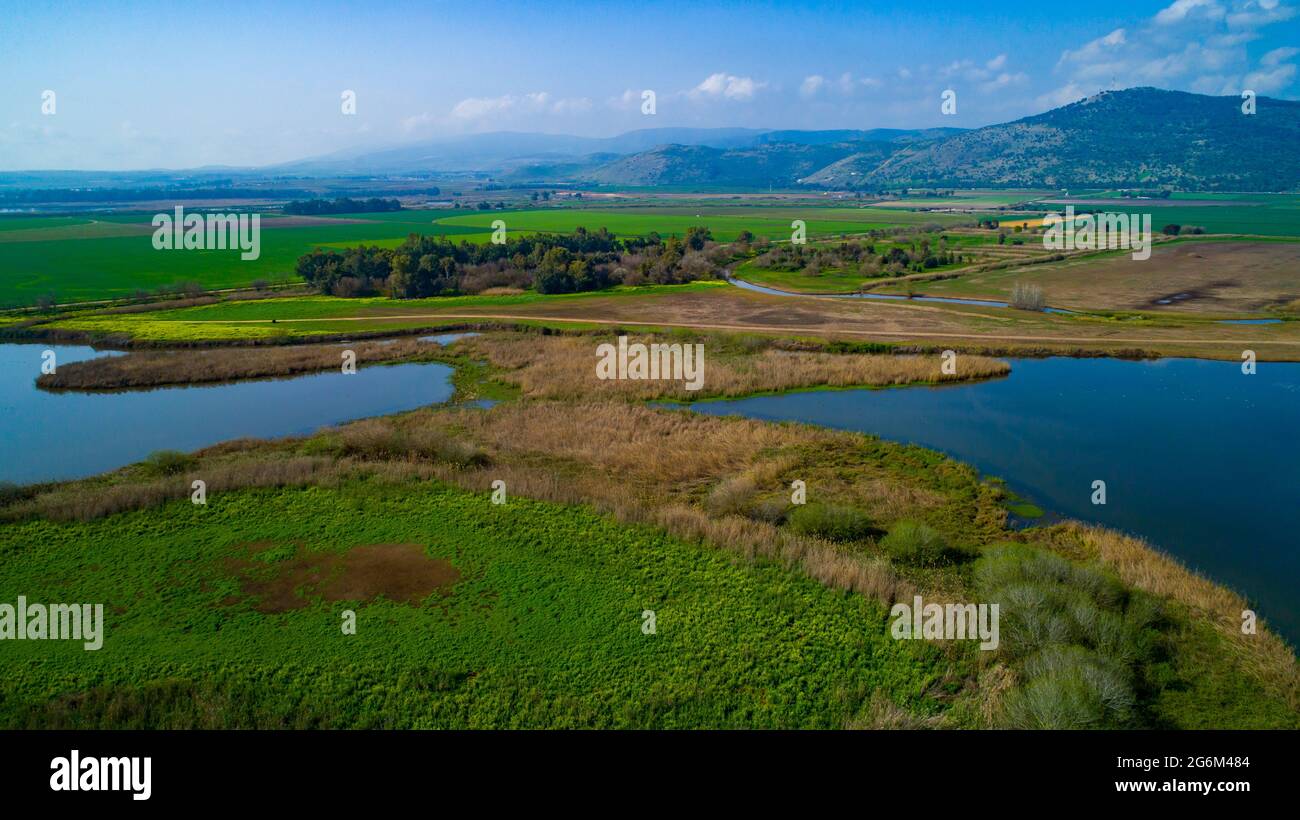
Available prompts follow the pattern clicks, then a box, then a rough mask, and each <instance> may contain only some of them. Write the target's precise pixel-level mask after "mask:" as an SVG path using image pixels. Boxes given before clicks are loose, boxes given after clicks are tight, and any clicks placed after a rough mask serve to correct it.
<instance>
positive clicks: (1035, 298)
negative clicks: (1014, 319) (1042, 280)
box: [1010, 282, 1046, 310]
mask: <svg viewBox="0 0 1300 820" xmlns="http://www.w3.org/2000/svg"><path fill="white" fill-rule="evenodd" d="M1010 304H1011V307H1013V308H1019V309H1020V310H1042V309H1043V307H1044V306H1045V304H1046V303H1045V302H1044V301H1043V289H1042V288H1041V287H1039V286H1038V285H1030V284H1026V283H1024V282H1017V283H1016V284H1015V285H1014V286H1012V288H1011V302H1010Z"/></svg>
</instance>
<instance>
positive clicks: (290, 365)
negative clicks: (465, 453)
mask: <svg viewBox="0 0 1300 820" xmlns="http://www.w3.org/2000/svg"><path fill="white" fill-rule="evenodd" d="M434 349H435V348H434V346H433V345H430V344H427V343H425V342H421V341H419V340H418V339H413V338H408V339H390V340H385V341H379V342H351V343H347V344H330V345H299V346H288V345H286V346H280V347H225V348H211V349H206V350H155V351H139V352H134V353H128V354H126V355H125V356H107V357H101V358H97V359H88V360H86V361H82V362H72V363H71V364H64V365H60V366H59V368H58V371H57V372H55V373H47V374H44V375H42V376H40V377H38V378H37V379H36V384H37V386H39V387H43V388H46V389H51V390H114V389H120V388H141V387H159V386H161V385H169V384H197V383H202V382H220V381H230V380H233V379H252V378H260V377H268V376H291V375H294V374H298V373H316V372H320V371H323V370H338V369H341V368H342V366H343V351H345V350H351V351H353V352H354V353H355V354H356V364H357V365H358V366H361V365H364V364H373V363H375V362H391V361H396V360H398V359H407V358H413V357H418V356H421V355H424V354H427V353H430V352H431V351H432V350H434Z"/></svg>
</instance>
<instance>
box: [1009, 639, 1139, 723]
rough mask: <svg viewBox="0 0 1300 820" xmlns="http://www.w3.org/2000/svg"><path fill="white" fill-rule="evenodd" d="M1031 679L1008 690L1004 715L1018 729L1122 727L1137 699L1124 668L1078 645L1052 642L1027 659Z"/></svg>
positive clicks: (1130, 714) (1027, 673) (1028, 675)
mask: <svg viewBox="0 0 1300 820" xmlns="http://www.w3.org/2000/svg"><path fill="white" fill-rule="evenodd" d="M1023 672H1024V674H1025V676H1026V677H1027V678H1028V682H1027V683H1026V684H1025V685H1024V686H1023V687H1022V688H1020V689H1017V690H1015V691H1013V692H1011V693H1009V694H1008V696H1007V699H1006V704H1005V720H1006V722H1007V724H1008V725H1009V726H1011V727H1013V728H1017V729H1090V728H1106V727H1119V726H1123V725H1125V724H1127V723H1128V722H1129V720H1130V719H1131V716H1132V711H1133V706H1134V704H1135V703H1136V698H1135V697H1134V694H1133V688H1132V686H1131V685H1130V684H1129V681H1128V674H1127V673H1126V671H1125V669H1124V667H1123V666H1122V665H1121V664H1119V663H1116V662H1115V661H1113V660H1111V659H1109V658H1106V657H1103V656H1101V655H1099V654H1097V653H1095V652H1090V651H1088V650H1087V649H1083V648H1082V647H1078V646H1052V647H1047V648H1045V649H1043V650H1042V651H1041V652H1039V653H1038V654H1037V655H1035V656H1033V657H1032V658H1030V659H1029V660H1027V661H1026V662H1025V665H1024V670H1023Z"/></svg>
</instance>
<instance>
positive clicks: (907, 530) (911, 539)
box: [880, 519, 953, 567]
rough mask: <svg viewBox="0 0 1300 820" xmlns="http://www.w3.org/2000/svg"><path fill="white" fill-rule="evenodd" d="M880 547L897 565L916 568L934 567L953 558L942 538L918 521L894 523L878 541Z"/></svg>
mask: <svg viewBox="0 0 1300 820" xmlns="http://www.w3.org/2000/svg"><path fill="white" fill-rule="evenodd" d="M880 546H881V547H883V548H884V549H885V551H886V552H888V553H889V555H890V557H891V558H893V559H894V560H896V561H898V562H899V563H902V564H909V565H911V566H916V567H936V566H939V565H941V564H945V563H949V562H950V561H951V560H952V558H953V554H952V551H951V550H950V549H949V547H948V544H947V542H946V541H944V539H943V536H941V535H940V534H939V533H938V532H937V531H936V530H935V529H934V528H933V527H931V526H929V525H928V524H923V523H921V522H920V521H911V520H906V519H905V520H903V521H898V522H896V523H895V524H894V526H892V527H890V528H889V534H888V535H886V536H885V537H884V538H882V539H880Z"/></svg>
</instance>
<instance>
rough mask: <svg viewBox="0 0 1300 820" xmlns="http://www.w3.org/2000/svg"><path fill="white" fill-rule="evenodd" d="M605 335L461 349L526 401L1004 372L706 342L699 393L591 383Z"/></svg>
mask: <svg viewBox="0 0 1300 820" xmlns="http://www.w3.org/2000/svg"><path fill="white" fill-rule="evenodd" d="M613 341H614V337H608V336H595V335H592V336H524V335H519V334H510V335H496V334H494V335H490V336H483V337H479V338H475V339H470V340H466V343H465V344H466V345H467V347H468V349H469V350H470V351H471V352H472V353H473V354H474V355H477V356H482V357H484V358H486V359H487V360H488V361H490V362H491V363H492V364H493V365H495V366H497V367H500V368H503V369H504V370H505V372H504V373H503V374H502V376H501V377H502V378H503V379H505V380H508V381H510V382H513V383H515V384H518V385H519V387H520V388H521V389H522V391H523V393H524V395H525V396H528V397H530V398H547V399H572V400H583V399H592V398H622V399H630V400H649V399H678V400H691V399H698V398H701V397H703V396H743V395H749V394H753V393H764V392H776V391H782V390H795V389H804V388H813V387H822V386H828V387H885V386H892V385H903V384H915V383H938V382H949V381H962V380H967V379H980V378H989V377H993V376H1002V375H1005V374H1007V373H1008V372H1010V366H1009V365H1008V364H1007V363H1006V362H1004V361H1000V360H998V359H992V358H986V357H983V356H975V355H968V356H962V357H961V359H960V360H959V364H958V367H957V372H956V373H945V372H943V369H942V360H941V358H940V357H939V356H917V355H911V356H901V355H888V354H880V355H873V354H857V353H825V352H814V351H799V350H778V349H772V348H770V347H767V346H766V345H767V344H768V343H766V342H762V341H761V340H760V344H761V345H762V347H761V348H759V349H756V350H751V351H737V350H734V349H730V348H729V347H728V346H727V345H726V344H725V343H723V342H718V341H714V340H711V339H710V338H708V337H701V338H699V339H695V340H694V341H698V342H700V343H702V344H703V345H704V377H703V386H702V388H701V389H700V390H699V391H696V392H693V391H689V390H687V389H686V387H685V384H684V382H682V381H671V380H657V381H652V380H648V379H646V380H633V379H610V380H600V379H597V378H596V347H597V346H598V345H600V344H602V343H605V342H613ZM629 342H633V343H635V342H642V343H645V344H654V343H674V344H681V343H683V338H681V337H680V336H672V337H654V336H637V337H634V338H630V339H629Z"/></svg>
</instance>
